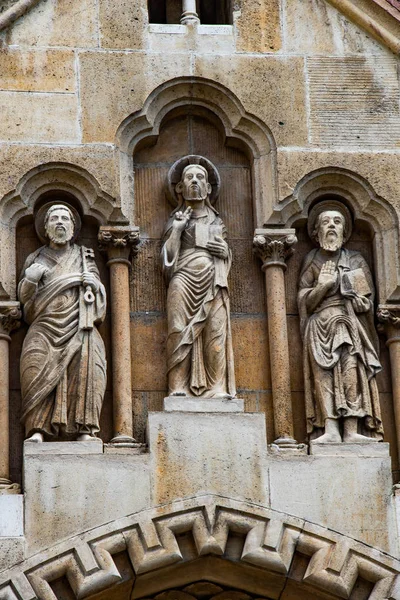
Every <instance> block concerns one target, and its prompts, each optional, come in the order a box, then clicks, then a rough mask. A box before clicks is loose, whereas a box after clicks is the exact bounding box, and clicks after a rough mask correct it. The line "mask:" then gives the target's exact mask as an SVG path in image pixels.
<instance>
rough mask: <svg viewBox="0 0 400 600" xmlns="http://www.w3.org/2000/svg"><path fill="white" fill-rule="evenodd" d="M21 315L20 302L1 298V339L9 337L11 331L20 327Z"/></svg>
mask: <svg viewBox="0 0 400 600" xmlns="http://www.w3.org/2000/svg"><path fill="white" fill-rule="evenodd" d="M21 317H22V312H21V305H20V303H19V302H17V301H13V300H2V299H0V339H1V338H2V337H3V338H6V339H9V336H10V333H11V331H13V330H14V329H18V328H19V327H20V325H21Z"/></svg>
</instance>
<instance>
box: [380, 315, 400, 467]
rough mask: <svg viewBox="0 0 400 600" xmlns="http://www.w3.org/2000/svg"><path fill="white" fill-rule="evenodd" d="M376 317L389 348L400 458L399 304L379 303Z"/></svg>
mask: <svg viewBox="0 0 400 600" xmlns="http://www.w3.org/2000/svg"><path fill="white" fill-rule="evenodd" d="M377 317H378V320H379V322H380V323H381V324H382V325H383V330H384V332H385V334H386V337H387V340H386V345H387V347H388V348H389V355H390V366H391V373H392V393H393V407H394V419H395V425H396V440H397V451H398V454H399V458H400V304H380V305H379V306H378V310H377Z"/></svg>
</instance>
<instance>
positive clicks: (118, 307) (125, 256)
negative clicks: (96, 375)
mask: <svg viewBox="0 0 400 600" xmlns="http://www.w3.org/2000/svg"><path fill="white" fill-rule="evenodd" d="M99 241H100V246H101V248H102V249H103V250H104V249H105V250H107V254H108V259H109V260H108V263H107V266H108V267H109V269H110V288H111V298H110V304H111V327H112V329H111V348H112V375H113V420H114V437H113V439H112V440H111V442H112V443H116V444H120V445H121V444H123V445H132V444H135V443H136V441H135V439H134V437H133V406H132V377H131V369H132V364H131V337H130V336H131V331H130V317H129V315H130V302H129V268H130V261H129V256H130V254H131V252H132V248H133V247H135V246H136V245H137V244H138V243H139V228H138V227H130V226H109V227H108V226H102V227H101V228H100V232H99Z"/></svg>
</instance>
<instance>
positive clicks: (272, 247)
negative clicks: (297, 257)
mask: <svg viewBox="0 0 400 600" xmlns="http://www.w3.org/2000/svg"><path fill="white" fill-rule="evenodd" d="M296 243H297V237H296V235H295V233H294V230H293V233H287V231H283V232H281V231H279V230H277V231H274V232H273V233H267V232H265V233H261V232H260V230H258V229H257V230H256V235H255V236H254V240H253V249H254V253H255V254H256V256H258V258H260V259H261V261H262V267H261V268H262V270H263V271H265V269H267V268H268V267H270V266H274V265H276V266H279V267H282V268H283V269H286V260H287V259H288V258H289V257H290V256H292V254H293V252H294V246H295V245H296Z"/></svg>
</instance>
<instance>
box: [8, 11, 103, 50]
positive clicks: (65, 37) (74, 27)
mask: <svg viewBox="0 0 400 600" xmlns="http://www.w3.org/2000/svg"><path fill="white" fill-rule="evenodd" d="M8 36H9V42H10V43H11V44H15V45H21V46H45V47H46V46H70V47H77V48H92V47H97V46H98V22H97V3H96V0H66V1H64V0H50V1H46V2H39V3H38V4H37V6H35V8H33V9H32V10H30V11H29V12H28V13H26V14H25V15H24V17H23V18H22V19H19V20H17V21H16V22H15V23H14V25H13V26H12V27H11V29H10V31H9V34H8Z"/></svg>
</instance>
